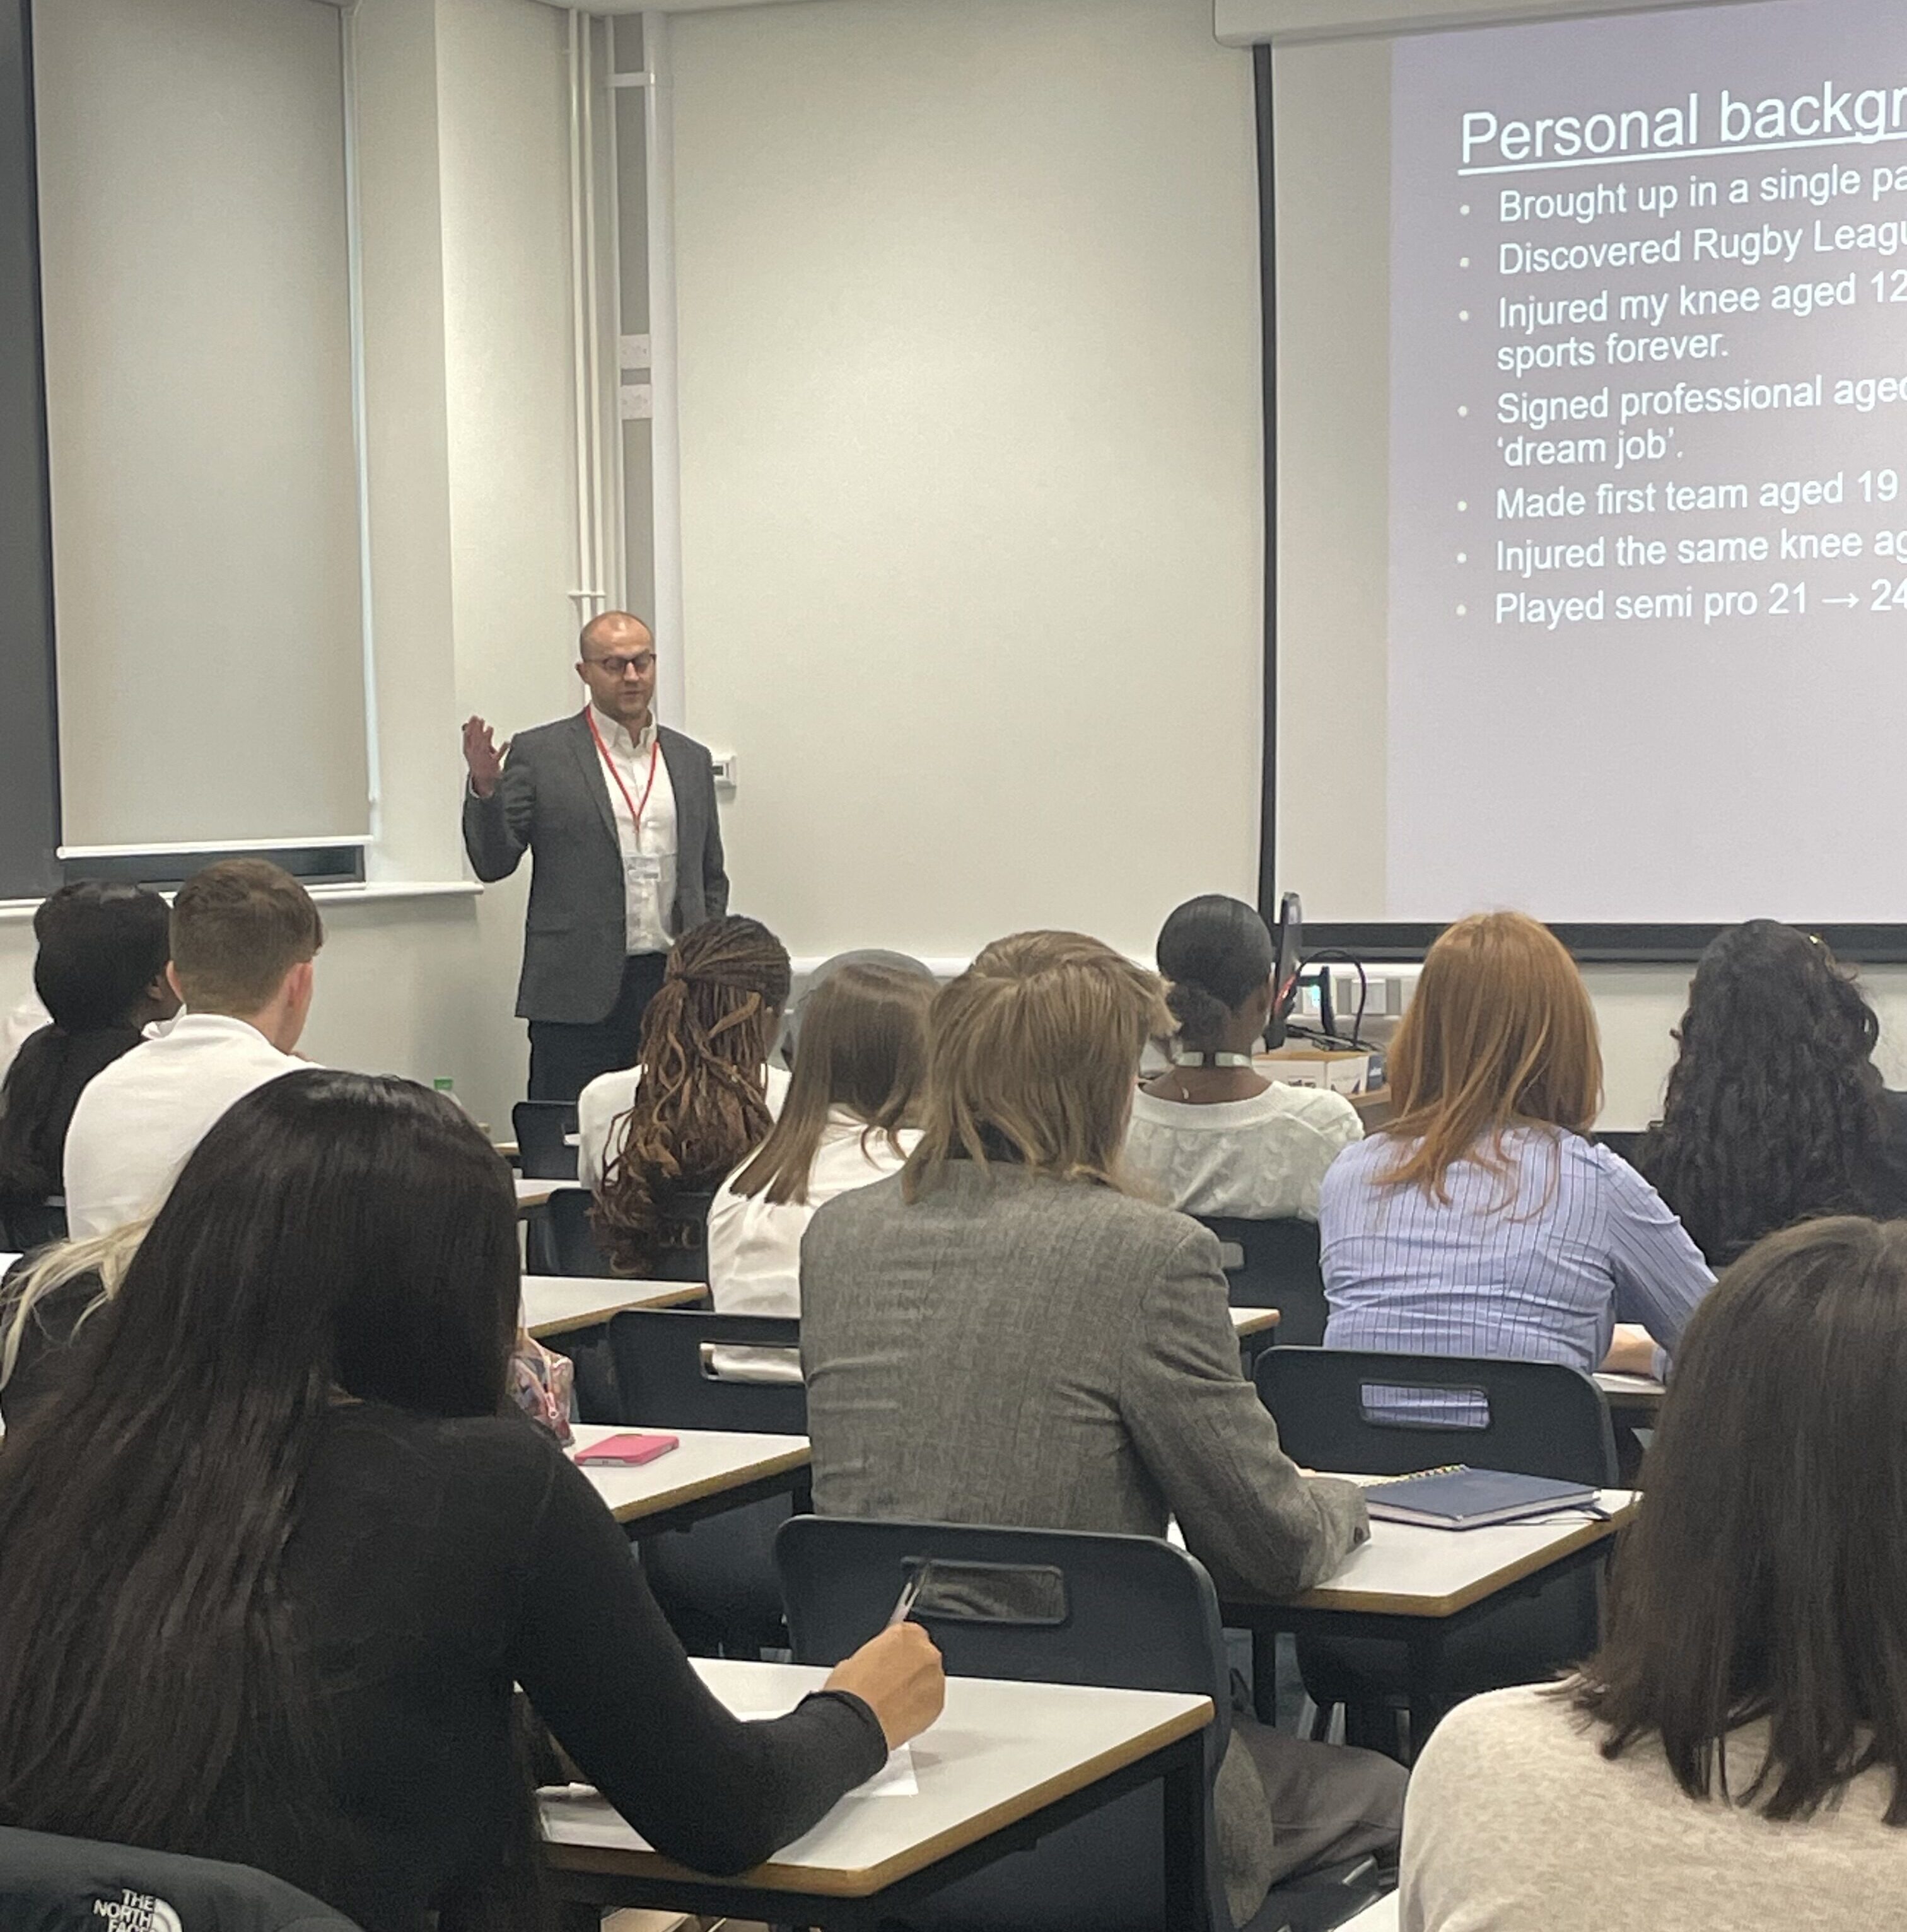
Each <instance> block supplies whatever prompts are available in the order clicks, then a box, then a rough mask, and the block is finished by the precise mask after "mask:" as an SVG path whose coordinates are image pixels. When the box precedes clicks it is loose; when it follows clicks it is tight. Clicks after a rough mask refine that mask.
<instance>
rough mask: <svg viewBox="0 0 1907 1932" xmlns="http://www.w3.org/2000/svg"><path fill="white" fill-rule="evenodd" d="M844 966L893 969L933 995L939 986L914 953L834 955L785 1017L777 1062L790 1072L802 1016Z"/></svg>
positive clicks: (868, 950)
mask: <svg viewBox="0 0 1907 1932" xmlns="http://www.w3.org/2000/svg"><path fill="white" fill-rule="evenodd" d="M844 966H891V967H892V968H893V969H894V971H896V972H897V973H908V974H912V975H913V977H914V978H915V979H917V980H920V982H921V983H922V984H923V985H924V986H926V989H927V991H928V992H929V995H931V994H932V992H933V991H934V989H935V987H936V986H938V984H939V982H938V980H935V977H934V974H933V968H932V967H931V966H929V965H927V964H926V962H925V961H924V960H920V959H915V958H914V956H913V955H912V954H911V953H890V952H889V951H887V950H886V949H885V948H884V947H878V946H862V947H855V948H854V950H852V951H851V952H847V953H830V954H829V956H827V958H826V959H824V960H823V961H822V962H821V964H820V965H818V966H817V967H816V968H815V970H814V971H812V973H810V974H808V975H807V980H806V985H805V986H803V989H802V992H801V997H800V998H799V999H797V1001H795V1002H794V1004H793V1005H791V1007H789V1008H788V1011H787V1013H786V1014H785V1015H784V1016H783V1017H782V1028H781V1040H780V1043H779V1045H778V1046H776V1049H775V1058H776V1060H777V1061H779V1063H780V1064H781V1065H782V1067H785V1068H786V1069H787V1070H788V1072H789V1073H793V1072H794V1050H795V1046H796V1043H797V1041H798V1040H800V1035H801V1020H802V1016H803V1014H804V1013H806V1011H807V1010H808V1004H809V1001H811V1000H812V999H813V998H814V997H815V994H816V993H818V992H819V991H820V990H821V988H822V987H823V986H826V985H827V983H828V981H829V980H831V979H833V977H834V976H835V974H837V973H838V972H839V971H840V970H841V969H842V967H844Z"/></svg>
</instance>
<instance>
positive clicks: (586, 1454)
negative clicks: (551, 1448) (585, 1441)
mask: <svg viewBox="0 0 1907 1932" xmlns="http://www.w3.org/2000/svg"><path fill="white" fill-rule="evenodd" d="M681 1446H682V1439H681V1438H680V1436H634V1435H630V1436H605V1437H604V1438H603V1439H602V1441H601V1442H598V1443H596V1444H593V1445H592V1446H591V1447H590V1448H587V1449H578V1451H576V1454H575V1457H574V1458H573V1459H572V1460H574V1461H575V1464H576V1466H577V1467H578V1469H588V1468H590V1467H591V1466H594V1467H596V1468H597V1469H635V1468H637V1467H638V1466H640V1465H641V1464H642V1463H653V1461H654V1460H656V1457H658V1456H666V1455H667V1454H668V1452H669V1451H671V1449H678V1448H680V1447H681Z"/></svg>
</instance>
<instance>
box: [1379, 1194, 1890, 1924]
mask: <svg viewBox="0 0 1907 1932" xmlns="http://www.w3.org/2000/svg"><path fill="white" fill-rule="evenodd" d="M1903 1338H1907V1226H1902V1223H1899V1222H1898V1221H1894V1222H1887V1223H1881V1222H1875V1221H1869V1220H1858V1219H1856V1218H1854V1217H1851V1216H1844V1217H1839V1218H1836V1219H1833V1220H1817V1221H1811V1222H1803V1223H1801V1224H1800V1226H1797V1227H1794V1228H1791V1229H1787V1230H1786V1231H1785V1232H1782V1233H1780V1234H1776V1235H1770V1236H1768V1237H1767V1239H1766V1240H1764V1241H1761V1243H1759V1244H1758V1245H1757V1246H1755V1247H1752V1248H1751V1249H1750V1250H1749V1251H1748V1253H1746V1255H1744V1256H1743V1257H1742V1258H1741V1259H1740V1261H1738V1262H1736V1263H1735V1264H1734V1265H1733V1267H1731V1268H1730V1269H1729V1270H1728V1272H1727V1273H1726V1274H1725V1275H1723V1277H1722V1279H1721V1280H1720V1282H1719V1283H1718V1284H1717V1285H1716V1287H1715V1289H1713V1292H1711V1293H1710V1294H1709V1295H1707V1297H1706V1298H1704V1301H1703V1302H1702V1304H1701V1307H1699V1308H1698V1309H1697V1310H1695V1314H1694V1316H1692V1318H1691V1319H1690V1321H1689V1326H1688V1330H1687V1332H1686V1334H1685V1336H1684V1337H1683V1343H1682V1347H1681V1349H1680V1352H1679V1353H1678V1355H1677V1358H1676V1367H1675V1374H1674V1379H1672V1380H1671V1382H1670V1384H1669V1390H1668V1400H1667V1401H1666V1402H1665V1403H1664V1404H1663V1406H1662V1418H1661V1422H1660V1426H1659V1428H1658V1429H1657V1431H1656V1437H1655V1441H1654V1443H1653V1446H1652V1447H1651V1448H1650V1451H1649V1463H1648V1473H1649V1492H1648V1496H1647V1501H1646V1502H1645V1503H1644V1505H1643V1508H1642V1509H1641V1513H1640V1514H1639V1515H1638V1517H1637V1518H1636V1520H1635V1523H1633V1524H1632V1526H1630V1527H1629V1529H1627V1530H1626V1531H1625V1532H1623V1545H1622V1548H1621V1550H1620V1553H1619V1554H1618V1555H1617V1559H1616V1563H1615V1568H1614V1574H1613V1577H1612V1579H1611V1589H1610V1595H1609V1603H1608V1631H1607V1635H1606V1637H1605V1639H1604V1642H1603V1644H1602V1649H1600V1650H1599V1652H1597V1653H1596V1655H1595V1656H1594V1657H1593V1658H1590V1661H1588V1663H1587V1664H1584V1666H1583V1667H1582V1670H1581V1673H1580V1674H1579V1675H1578V1676H1577V1677H1575V1679H1572V1680H1571V1681H1570V1682H1567V1683H1566V1684H1563V1685H1545V1686H1541V1687H1539V1686H1534V1685H1532V1686H1530V1687H1528V1688H1520V1689H1517V1690H1513V1691H1492V1692H1491V1693H1490V1694H1488V1696H1485V1697H1476V1698H1473V1699H1471V1700H1470V1701H1469V1702H1468V1703H1463V1704H1460V1705H1459V1706H1458V1707H1457V1709H1455V1711H1453V1712H1452V1713H1451V1714H1450V1715H1449V1716H1448V1717H1447V1718H1445V1719H1444V1720H1443V1723H1442V1724H1440V1725H1439V1726H1438V1727H1437V1730H1436V1731H1435V1733H1434V1734H1433V1735H1432V1736H1431V1739H1430V1742H1429V1743H1428V1745H1426V1746H1425V1748H1424V1752H1423V1755H1422V1757H1420V1758H1419V1760H1418V1762H1417V1767H1416V1773H1415V1775H1413V1778H1412V1779H1411V1782H1410V1796H1409V1799H1408V1802H1407V1806H1406V1809H1405V1812H1404V1870H1403V1894H1402V1900H1401V1921H1400V1922H1401V1925H1402V1927H1403V1928H1404V1932H1527V1928H1529V1927H1537V1926H1540V1927H1542V1932H1613V1928H1615V1927H1631V1926H1633V1927H1642V1926H1646V1927H1649V1928H1650V1932H1710V1927H1728V1932H1789V1928H1791V1927H1801V1926H1806V1927H1809V1928H1810V1932H1868V1928H1869V1927H1874V1926H1879V1925H1883V1924H1897V1923H1899V1920H1898V1919H1897V1918H1896V1917H1895V1914H1896V1912H1899V1910H1900V1904H1899V1900H1900V1898H1901V1896H1902V1893H1903V1891H1907V1537H1903V1535H1902V1523H1903V1521H1907V1343H1904V1342H1903ZM1889 1899H1892V1900H1894V1903H1893V1904H1891V1905H1890V1904H1889V1903H1887V1900H1889Z"/></svg>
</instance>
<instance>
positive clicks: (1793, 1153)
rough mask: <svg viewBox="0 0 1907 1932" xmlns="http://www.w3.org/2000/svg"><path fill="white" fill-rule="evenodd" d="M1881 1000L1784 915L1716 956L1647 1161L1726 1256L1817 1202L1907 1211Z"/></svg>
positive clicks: (1701, 982) (1700, 1236)
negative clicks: (1882, 1066) (1879, 1059)
mask: <svg viewBox="0 0 1907 1932" xmlns="http://www.w3.org/2000/svg"><path fill="white" fill-rule="evenodd" d="M1880 1034H1881V1025H1880V1022H1879V1021H1878V1019H1875V1016H1874V1010H1873V1008H1872V1007H1870V1006H1869V1005H1868V1004H1867V1002H1866V1000H1865V999H1863V998H1862V997H1861V993H1860V988H1859V987H1858V986H1856V985H1855V984H1854V980H1853V979H1852V978H1851V976H1850V975H1849V974H1847V973H1846V972H1845V971H1843V970H1842V968H1840V967H1839V965H1836V963H1835V960H1834V956H1833V954H1832V953H1830V952H1829V951H1828V950H1827V947H1825V946H1824V945H1822V944H1821V942H1820V941H1818V940H1815V939H1811V938H1809V936H1808V935H1806V933H1804V932H1798V931H1797V930H1796V929H1795V928H1794V927H1793V926H1783V925H1782V924H1780V923H1779V922H1778V921H1776V920H1774V919H1750V920H1749V921H1748V922H1747V923H1746V925H1743V926H1731V928H1730V929H1728V931H1727V932H1724V933H1722V935H1720V936H1719V938H1716V940H1715V941H1713V943H1712V944H1710V947H1709V948H1708V950H1707V952H1705V953H1703V955H1702V956H1701V959H1700V961H1699V962H1698V963H1697V965H1696V967H1695V977H1694V978H1693V979H1692V980H1691V981H1690V982H1689V1005H1688V1010H1687V1011H1686V1013H1684V1014H1683V1016H1682V1023H1681V1025H1680V1027H1678V1028H1677V1030H1676V1037H1677V1040H1678V1041H1679V1042H1680V1046H1681V1052H1680V1055H1679V1057H1678V1058H1677V1061H1676V1063H1675V1067H1674V1071H1673V1072H1672V1073H1671V1074H1670V1075H1669V1076H1668V1097H1667V1100H1666V1101H1665V1105H1664V1107H1663V1112H1662V1119H1661V1121H1659V1122H1658V1123H1657V1124H1656V1126H1655V1127H1653V1128H1651V1129H1650V1131H1649V1133H1647V1135H1646V1136H1644V1138H1643V1141H1642V1143H1641V1146H1640V1147H1638V1148H1637V1150H1636V1153H1635V1164H1636V1166H1638V1168H1640V1169H1641V1171H1642V1172H1643V1173H1644V1175H1647V1177H1648V1178H1649V1179H1650V1181H1652V1182H1653V1184H1654V1185H1655V1188H1656V1192H1657V1193H1659V1195H1660V1196H1662V1199H1664V1200H1665V1201H1666V1202H1668V1205H1669V1206H1670V1207H1671V1208H1673V1209H1674V1211H1675V1212H1676V1214H1677V1215H1678V1216H1679V1217H1680V1219H1681V1222H1682V1225H1683V1227H1685V1228H1686V1229H1687V1230H1688V1231H1689V1235H1691V1236H1692V1238H1693V1239H1694V1241H1695V1245H1696V1246H1697V1247H1699V1248H1700V1249H1701V1251H1702V1253H1704V1255H1705V1256H1707V1258H1708V1262H1709V1265H1710V1267H1711V1268H1721V1267H1722V1266H1724V1265H1726V1264H1727V1263H1728V1262H1731V1261H1732V1260H1734V1258H1735V1256H1737V1255H1738V1254H1740V1253H1742V1251H1743V1250H1744V1249H1746V1248H1747V1247H1749V1246H1750V1245H1751V1244H1753V1243H1754V1242H1755V1241H1759V1240H1760V1239H1761V1237H1762V1236H1763V1235H1767V1234H1772V1233H1773V1232H1774V1231H1775V1229H1777V1228H1786V1227H1791V1226H1793V1225H1794V1223H1795V1222H1797V1221H1800V1220H1804V1219H1806V1217H1808V1216H1809V1215H1814V1214H1872V1215H1875V1216H1876V1217H1878V1218H1880V1219H1881V1220H1887V1219H1890V1217H1893V1216H1896V1215H1903V1214H1907V1114H1903V1112H1902V1107H1903V1106H1907V1096H1904V1095H1901V1094H1889V1093H1887V1091H1885V1090H1884V1088H1882V1086H1881V1076H1880V1075H1879V1073H1878V1072H1877V1071H1876V1070H1875V1066H1874V1062H1873V1053H1874V1047H1875V1043H1876V1042H1877V1041H1878V1040H1879V1038H1880Z"/></svg>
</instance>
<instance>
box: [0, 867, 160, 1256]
mask: <svg viewBox="0 0 1907 1932" xmlns="http://www.w3.org/2000/svg"><path fill="white" fill-rule="evenodd" d="M167 920H168V913H167V906H166V902H165V901H164V899H162V898H161V897H160V896H159V895H158V893H157V892H148V891H147V890H146V889H145V887H144V886H124V885H107V884H105V883H101V881H99V880H93V879H89V880H81V881H79V882H77V883H74V884H72V885H70V886H61V887H60V889H59V891H58V892H55V893H54V894H53V896H52V897H51V898H49V899H47V901H45V903H44V904H43V905H41V907H40V909H39V910H38V913H35V916H34V921H33V924H34V929H35V934H36V935H37V936H38V939H39V942H40V950H39V952H38V955H37V956H35V959H34V962H33V984H34V989H35V991H36V992H38V994H39V995H40V998H41V1001H43V1002H44V1004H45V1006H46V1008H47V1012H48V1013H50V1014H51V1015H52V1016H53V1020H52V1024H51V1025H48V1026H44V1027H42V1028H41V1029H40V1031H38V1033H36V1034H30V1035H29V1037H28V1038H27V1039H26V1041H25V1043H23V1045H22V1046H21V1048H20V1052H19V1053H18V1054H17V1055H16V1056H15V1058H14V1063H13V1064H12V1065H11V1067H8V1070H7V1077H6V1080H5V1083H4V1085H0V1220H4V1218H5V1214H6V1203H7V1202H8V1201H9V1200H13V1201H16V1202H34V1201H39V1200H42V1199H44V1198H45V1197H46V1196H48V1195H50V1194H58V1193H62V1191H63V1186H62V1182H63V1170H62V1161H61V1155H62V1151H64V1149H65V1145H66V1129H67V1124H68V1122H69V1121H71V1119H72V1118H73V1109H74V1106H76V1105H77V1103H78V1101H79V1098H80V1094H81V1092H82V1091H83V1089H84V1088H85V1087H86V1083H87V1082H88V1081H89V1080H90V1079H92V1077H93V1076H94V1075H95V1073H98V1072H99V1071H100V1070H101V1068H102V1067H110V1065H111V1064H112V1063H113V1061H116V1060H117V1059H118V1058H119V1056H120V1055H122V1053H130V1052H131V1051H132V1049H134V1047H136V1046H137V1045H138V1044H139V1038H140V1029H141V1028H143V1026H145V1025H146V1022H148V1021H149V1020H167V1019H171V1018H172V1016H173V1014H174V1013H177V1012H178V1010H179V995H177V994H176V993H175V992H173V990H172V989H171V987H170V986H168V985H167V983H166V962H167V960H168V959H170V957H171V956H172V944H171V941H170V938H169V936H168V932H167Z"/></svg>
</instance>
